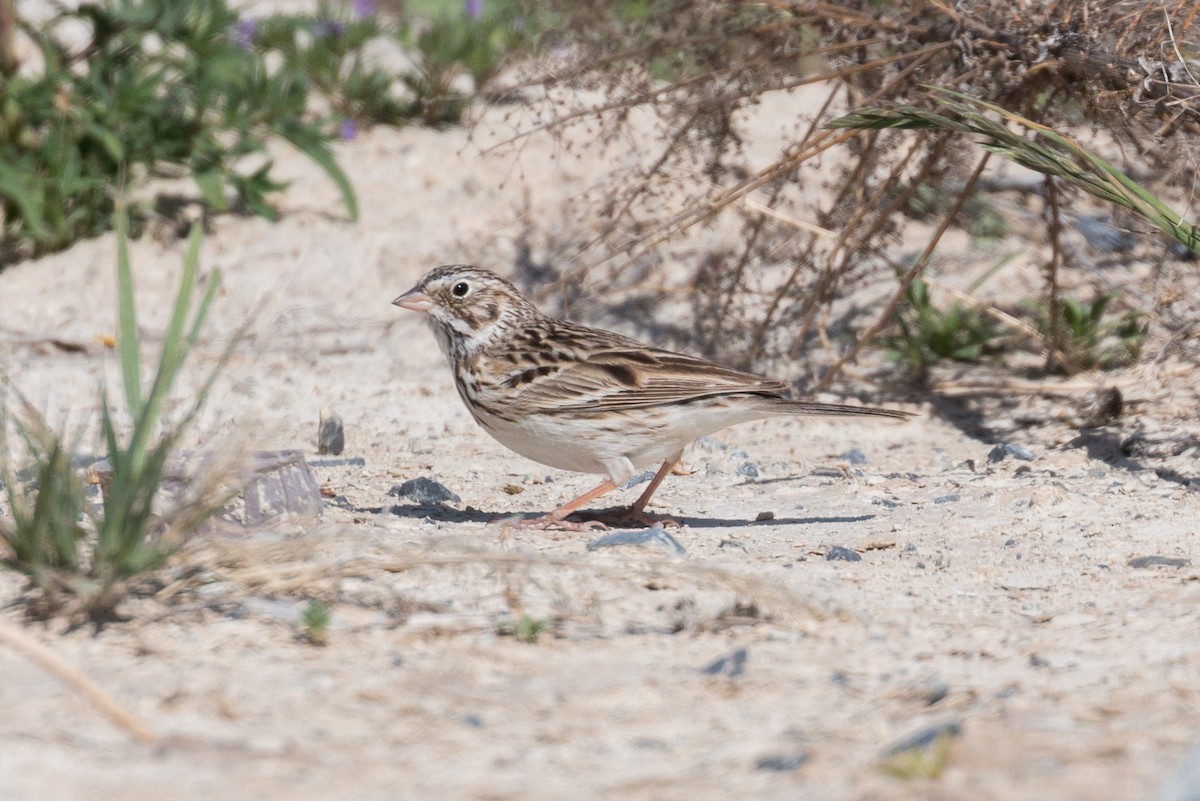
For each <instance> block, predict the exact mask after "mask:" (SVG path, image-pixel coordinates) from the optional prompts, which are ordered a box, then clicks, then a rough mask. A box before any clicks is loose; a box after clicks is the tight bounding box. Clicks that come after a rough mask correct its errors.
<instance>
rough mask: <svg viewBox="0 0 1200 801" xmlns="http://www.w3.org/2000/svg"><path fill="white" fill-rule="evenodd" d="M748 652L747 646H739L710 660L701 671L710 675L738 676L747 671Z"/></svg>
mask: <svg viewBox="0 0 1200 801" xmlns="http://www.w3.org/2000/svg"><path fill="white" fill-rule="evenodd" d="M748 655H749V654H748V652H747V651H746V649H745V648H738V649H737V650H736V651H733V652H731V653H728V654H726V655H725V656H719V657H717V658H716V659H714V660H713V661H711V662H709V663H708V664H707V665H705V666H704V667H702V668H700V670H701V672H703V673H707V674H708V675H710V676H728V677H729V678H731V679H732V678H736V677H738V676H740V675H742V674H743V673H745V667H746V657H747V656H748Z"/></svg>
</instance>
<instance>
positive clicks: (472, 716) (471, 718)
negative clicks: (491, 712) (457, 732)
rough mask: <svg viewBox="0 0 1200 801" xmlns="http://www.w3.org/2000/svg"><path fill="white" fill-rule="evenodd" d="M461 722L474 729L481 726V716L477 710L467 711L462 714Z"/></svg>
mask: <svg viewBox="0 0 1200 801" xmlns="http://www.w3.org/2000/svg"><path fill="white" fill-rule="evenodd" d="M462 722H463V723H465V724H466V725H468V726H470V727H472V728H475V729H482V728H483V718H482V717H480V715H479V713H477V712H468V713H467V714H465V715H463V716H462Z"/></svg>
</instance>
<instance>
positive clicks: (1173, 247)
mask: <svg viewBox="0 0 1200 801" xmlns="http://www.w3.org/2000/svg"><path fill="white" fill-rule="evenodd" d="M1167 252H1169V253H1170V254H1171V256H1173V257H1174V258H1176V259H1179V260H1180V261H1195V260H1196V259H1200V253H1198V252H1196V251H1194V250H1192V249H1191V248H1189V247H1188V246H1187V245H1185V244H1183V243H1182V242H1176V241H1175V240H1174V239H1172V240H1171V242H1170V243H1169V244H1168V245H1167ZM1196 798H1200V794H1198V795H1197V796H1196Z"/></svg>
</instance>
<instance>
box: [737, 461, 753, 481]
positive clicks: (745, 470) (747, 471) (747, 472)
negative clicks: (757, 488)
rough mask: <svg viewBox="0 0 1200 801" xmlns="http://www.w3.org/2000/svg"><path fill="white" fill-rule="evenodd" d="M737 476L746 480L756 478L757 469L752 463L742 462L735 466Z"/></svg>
mask: <svg viewBox="0 0 1200 801" xmlns="http://www.w3.org/2000/svg"><path fill="white" fill-rule="evenodd" d="M737 474H738V475H739V476H745V477H746V478H758V467H757V466H756V465H755V464H754V462H742V463H741V464H739V465H738V466H737Z"/></svg>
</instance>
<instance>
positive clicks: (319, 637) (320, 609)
mask: <svg viewBox="0 0 1200 801" xmlns="http://www.w3.org/2000/svg"><path fill="white" fill-rule="evenodd" d="M332 619H333V613H332V612H330V611H329V605H328V604H326V603H325V602H324V601H320V600H317V599H316V598H313V599H310V600H309V602H308V603H307V604H305V605H304V609H303V611H301V613H300V620H301V622H302V623H303V625H304V638H305V639H306V640H308V641H309V642H310V643H312V644H313V645H316V646H325V645H328V644H329V623H330V621H331V620H332Z"/></svg>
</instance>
